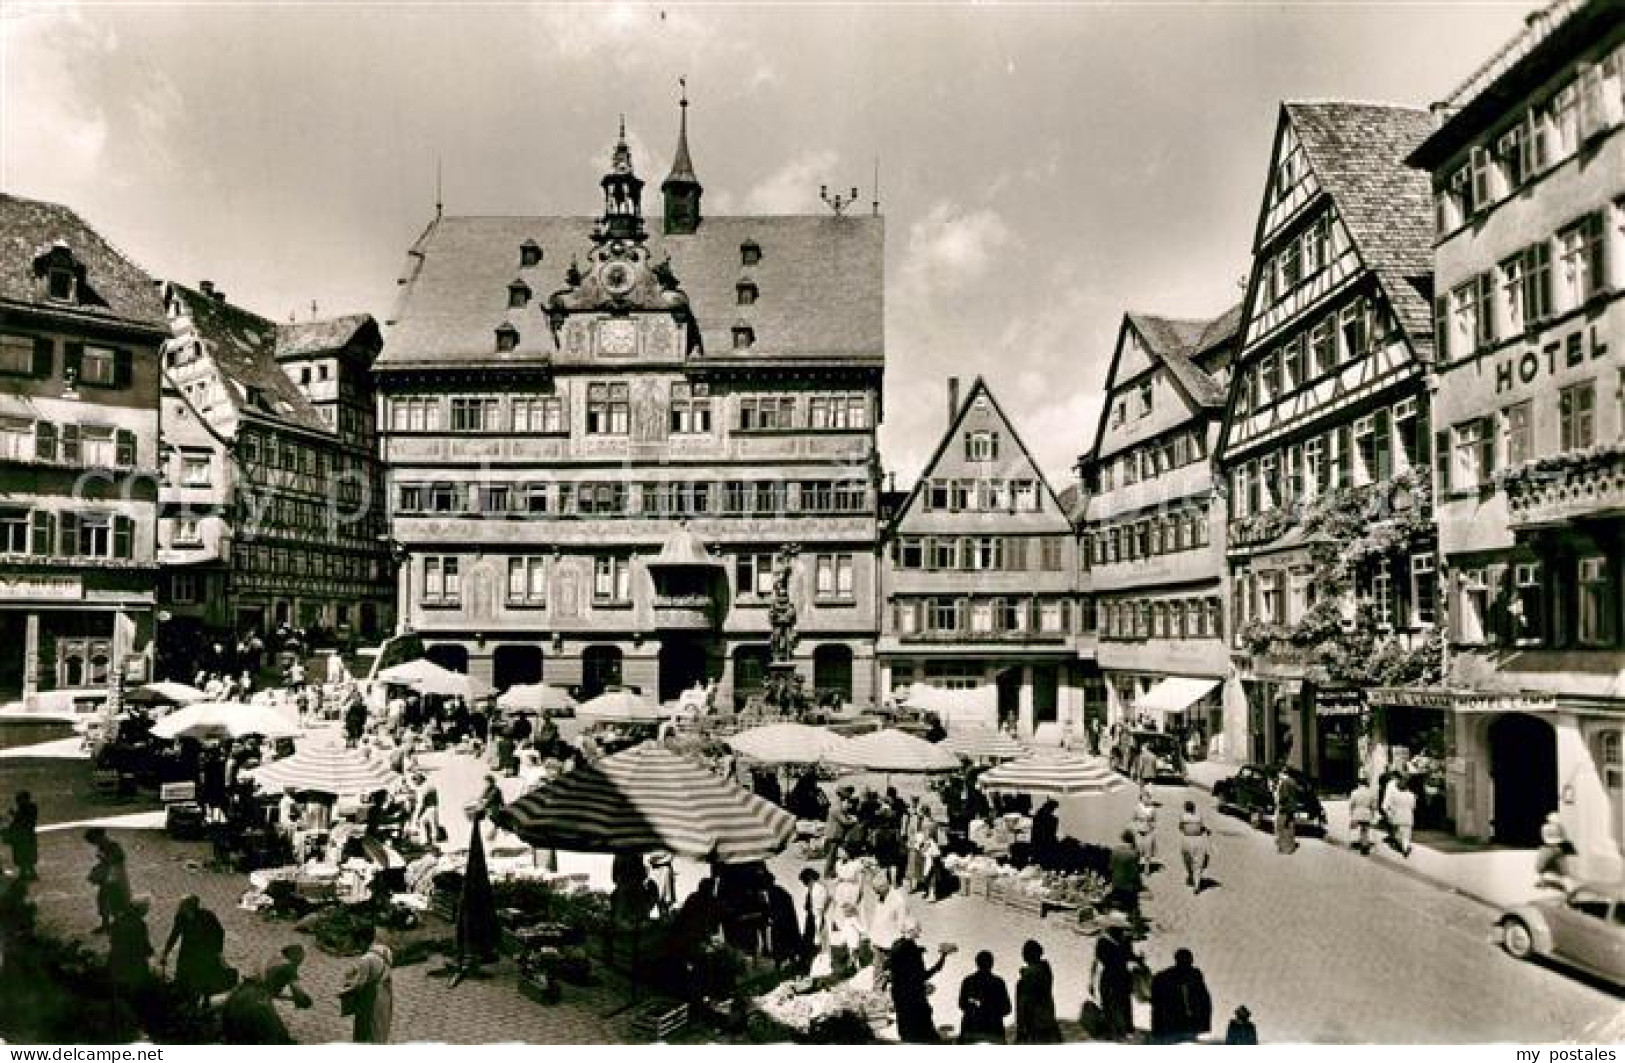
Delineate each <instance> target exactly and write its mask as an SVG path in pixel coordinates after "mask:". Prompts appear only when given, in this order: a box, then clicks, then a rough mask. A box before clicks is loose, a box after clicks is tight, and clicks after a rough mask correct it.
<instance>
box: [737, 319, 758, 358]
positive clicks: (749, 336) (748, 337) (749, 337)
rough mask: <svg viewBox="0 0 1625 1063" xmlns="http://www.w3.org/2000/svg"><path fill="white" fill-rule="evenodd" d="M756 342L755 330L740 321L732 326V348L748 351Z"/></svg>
mask: <svg viewBox="0 0 1625 1063" xmlns="http://www.w3.org/2000/svg"><path fill="white" fill-rule="evenodd" d="M755 343H756V330H755V329H753V328H751V327H750V326H749V325H747V324H745V323H744V322H743V321H741V322H740V323H739V324H737V325H735V326H734V350H736V351H748V350H750V348H751V347H752V346H753V345H754V344H755Z"/></svg>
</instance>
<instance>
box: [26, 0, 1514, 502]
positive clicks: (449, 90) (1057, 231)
mask: <svg viewBox="0 0 1625 1063" xmlns="http://www.w3.org/2000/svg"><path fill="white" fill-rule="evenodd" d="M1532 6H1533V5H1531V4H1530V3H1527V2H1518V3H1500V4H1483V3H1473V2H1471V0H1457V2H1445V3H1435V4H1430V3H1414V2H1407V3H1351V2H1317V3H1289V4H1267V3H1239V2H1238V3H1178V4H1152V3H1134V2H1124V3H1113V4H1098V5H1020V6H1016V5H1004V4H992V3H989V4H978V5H973V6H964V5H948V4H887V5H866V6H844V5H838V4H816V5H815V4H797V5H789V4H782V5H776V6H768V5H762V4H756V5H742V6H728V5H704V6H687V5H681V4H660V5H637V4H616V3H606V4H592V5H563V4H534V5H524V4H465V5H459V6H453V5H449V4H413V5H410V6H408V5H403V4H396V5H379V4H370V5H369V4H358V3H328V4H301V3H276V4H272V3H258V4H253V3H249V4H225V3H219V4H210V3H189V4H181V3H168V4H155V3H146V4H137V3H131V4H116V3H115V4H105V3H104V4H97V5H73V4H60V5H59V4H30V3H23V2H19V0H5V2H4V3H3V4H0V189H3V190H5V191H7V192H12V193H15V194H18V195H25V196H34V197H38V198H42V199H49V200H55V201H58V202H63V203H67V204H69V205H70V206H72V207H74V208H75V209H77V210H78V211H79V212H80V213H81V214H82V215H84V216H85V217H86V218H87V219H88V220H89V221H90V222H91V223H92V224H93V225H95V226H96V227H97V228H98V229H99V230H100V231H101V232H102V233H103V234H104V235H106V236H107V237H108V238H110V239H111V240H113V241H114V242H115V243H116V244H117V245H118V246H119V247H121V248H122V249H123V250H124V251H125V253H126V254H128V255H129V256H131V257H132V258H133V259H135V260H136V261H137V262H138V263H140V264H141V265H143V266H144V267H145V268H146V269H147V270H148V271H149V272H151V273H152V274H154V275H155V276H159V277H165V278H169V279H174V280H180V281H184V282H188V283H196V282H197V281H199V280H201V279H204V278H208V279H211V280H213V281H215V282H216V284H217V285H219V286H220V287H221V288H222V289H224V290H225V291H226V293H227V294H228V296H229V298H230V299H231V300H232V301H233V302H234V303H237V304H239V305H242V306H245V307H248V308H249V309H252V310H255V311H257V312H259V313H262V314H264V315H266V316H268V317H272V318H275V319H277V320H287V319H288V318H289V316H290V315H297V316H298V317H299V318H300V319H301V320H303V319H306V318H309V317H310V316H311V314H312V306H313V305H314V307H315V312H316V313H318V314H320V315H322V316H327V315H329V314H337V313H345V312H351V311H367V312H370V313H372V314H374V315H376V316H377V317H378V318H379V320H380V321H383V320H386V319H387V318H388V317H389V315H390V310H391V308H392V306H393V304H394V300H395V297H396V279H397V277H398V276H399V275H400V274H401V271H402V269H403V266H404V264H405V257H406V250H407V248H408V247H409V246H410V245H411V243H412V241H413V240H414V239H415V238H416V237H417V236H418V234H419V233H421V232H422V231H423V229H424V227H425V226H426V225H427V223H428V222H429V221H430V219H431V218H432V217H433V213H434V203H435V182H436V177H435V175H436V160H437V159H438V160H440V167H441V173H442V175H443V177H442V181H443V195H444V201H445V209H446V212H447V213H448V214H508V215H512V214H590V213H596V212H597V210H598V209H599V206H600V203H599V193H598V187H597V179H598V177H599V175H601V174H602V173H603V172H604V170H605V168H606V163H607V161H608V157H609V149H610V147H611V145H612V143H613V139H614V134H615V126H616V122H617V119H618V116H619V115H621V114H623V113H624V114H625V115H626V121H627V128H628V133H629V137H628V139H629V141H630V143H631V146H632V149H633V152H634V162H635V164H636V166H637V169H638V171H639V173H640V174H642V175H644V176H645V177H646V178H649V179H650V184H651V189H650V193H646V198H648V199H650V201H651V202H649V203H646V204H645V207H646V209H648V208H649V207H651V206H652V205H656V204H657V201H658V192H657V191H655V190H654V186H656V185H658V182H659V180H660V179H661V178H662V177H663V176H664V175H665V173H666V171H667V169H668V168H669V165H670V159H671V152H672V149H673V146H674V139H675V134H676V124H677V106H676V100H677V92H678V86H677V79H678V78H679V77H686V78H687V81H688V92H689V98H690V100H691V104H692V106H691V107H690V144H691V147H692V150H693V156H694V163H695V168H696V170H697V172H698V174H699V176H700V179H701V181H702V182H703V184H704V185H705V189H706V192H705V201H704V207H705V210H706V211H707V212H708V213H712V214H728V213H795V214H805V213H817V212H821V211H823V210H825V209H826V208H825V207H824V205H823V204H822V203H821V202H820V199H819V187H820V185H828V186H829V187H830V188H831V189H832V190H834V189H850V188H851V187H852V186H854V185H855V186H857V187H858V189H859V197H858V198H859V200H860V207H859V208H858V209H862V210H867V209H869V202H870V200H871V199H872V198H873V194H874V193H873V182H874V170H875V163H876V159H877V158H878V159H879V162H880V201H881V213H882V214H883V215H884V216H885V218H886V279H885V283H886V292H885V297H886V319H887V334H886V345H887V350H886V357H887V368H886V399H885V422H884V424H883V425H882V428H881V447H882V455H883V459H884V462H885V467H886V468H887V469H888V470H889V471H893V472H895V473H896V474H897V478H898V482H899V483H900V484H903V485H906V484H908V483H910V482H911V481H912V479H913V478H914V477H915V476H916V475H918V473H919V471H920V468H921V466H922V465H923V464H924V462H925V461H926V460H927V459H928V458H929V457H930V454H931V452H932V450H933V449H934V447H935V445H936V443H937V441H938V438H939V437H940V435H941V433H942V432H943V430H944V428H945V425H944V410H945V398H944V393H945V386H946V385H945V380H946V378H947V377H949V376H959V377H961V378H963V379H964V380H965V381H966V383H967V384H968V382H969V380H970V379H971V378H973V377H975V376H977V375H982V376H984V377H985V378H986V379H987V381H988V383H989V385H990V386H991V387H992V388H993V389H994V392H995V394H997V395H998V396H999V399H1000V402H1001V405H1003V406H1004V408H1005V410H1006V411H1007V412H1008V413H1009V414H1010V415H1011V417H1012V419H1013V420H1014V421H1015V422H1016V430H1017V432H1018V433H1019V434H1020V435H1021V436H1022V437H1023V439H1024V440H1025V441H1026V443H1027V445H1028V446H1029V447H1030V448H1031V449H1032V450H1033V452H1034V453H1035V456H1036V457H1037V458H1038V461H1039V463H1040V465H1041V466H1042V467H1043V469H1044V471H1045V473H1046V475H1047V476H1048V477H1049V478H1050V480H1051V483H1052V485H1053V486H1055V488H1056V489H1057V490H1059V489H1061V488H1062V487H1063V486H1065V484H1067V483H1068V482H1070V480H1071V478H1072V473H1071V467H1072V465H1073V463H1074V462H1075V460H1076V458H1077V455H1078V454H1079V453H1080V452H1081V451H1082V450H1084V449H1086V448H1087V447H1088V445H1089V444H1090V443H1091V442H1092V438H1093V432H1094V426H1095V421H1096V418H1097V417H1098V414H1099V411H1100V408H1101V405H1102V401H1101V389H1102V387H1103V386H1104V384H1105V379H1106V373H1107V370H1108V367H1109V363H1110V360H1111V354H1112V347H1113V344H1114V343H1115V339H1116V335H1117V328H1118V325H1119V323H1120V320H1121V317H1122V314H1123V313H1124V312H1125V311H1128V310H1137V311H1143V312H1147V313H1158V314H1165V315H1168V316H1175V317H1180V316H1184V317H1210V316H1216V315H1217V314H1219V313H1220V312H1222V311H1223V310H1225V309H1226V308H1227V307H1229V306H1230V305H1231V304H1233V303H1235V302H1237V301H1239V299H1240V298H1241V294H1242V292H1241V284H1242V279H1243V277H1244V276H1245V274H1246V272H1247V269H1248V260H1249V255H1250V251H1251V240H1252V234H1253V229H1254V225H1255V223H1256V219H1257V213H1258V208H1259V202H1260V198H1261V196H1262V194H1263V185H1264V178H1265V174H1266V171H1267V169H1268V166H1269V153H1270V147H1271V142H1272V138H1273V135H1274V128H1275V123H1276V118H1277V113H1278V106H1279V103H1280V101H1281V100H1283V99H1351V100H1374V101H1381V102H1393V103H1400V104H1406V105H1411V106H1418V107H1425V106H1427V104H1428V103H1429V102H1431V101H1433V100H1436V99H1439V98H1440V97H1442V96H1444V95H1446V94H1448V92H1449V91H1450V90H1451V89H1452V88H1454V87H1455V86H1456V85H1457V84H1459V83H1460V82H1461V81H1463V80H1465V79H1466V78H1467V77H1468V76H1469V75H1470V74H1471V73H1472V72H1473V70H1474V69H1475V68H1476V67H1477V66H1478V65H1479V64H1481V63H1483V62H1484V61H1485V60H1487V59H1488V58H1489V57H1490V55H1491V54H1492V53H1493V52H1494V51H1495V50H1496V49H1497V48H1499V47H1500V46H1501V45H1502V44H1503V43H1504V42H1505V41H1507V40H1508V39H1510V38H1511V37H1512V36H1513V35H1514V34H1515V33H1516V32H1517V30H1518V29H1519V28H1520V27H1521V26H1522V21H1523V18H1524V16H1525V15H1526V14H1527V12H1528V11H1529V10H1531V8H1532ZM651 193H652V194H651ZM386 342H387V338H386Z"/></svg>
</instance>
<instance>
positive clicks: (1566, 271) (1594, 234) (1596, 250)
mask: <svg viewBox="0 0 1625 1063" xmlns="http://www.w3.org/2000/svg"><path fill="white" fill-rule="evenodd" d="M1557 244H1558V254H1559V261H1560V270H1559V276H1560V277H1561V278H1562V282H1563V302H1564V305H1565V306H1567V307H1571V308H1572V307H1578V306H1583V305H1585V303H1586V301H1587V300H1589V299H1591V298H1592V297H1593V296H1595V295H1597V294H1599V293H1601V292H1602V291H1603V289H1604V287H1605V286H1606V285H1607V277H1606V275H1605V272H1606V265H1605V262H1606V260H1605V258H1604V256H1603V220H1602V212H1601V211H1596V212H1594V213H1591V214H1588V215H1586V216H1585V217H1584V218H1581V219H1580V220H1579V221H1578V222H1576V223H1575V224H1573V225H1571V226H1569V227H1568V228H1567V229H1564V230H1563V231H1562V232H1561V233H1559V234H1558V237H1557Z"/></svg>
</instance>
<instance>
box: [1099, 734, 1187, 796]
mask: <svg viewBox="0 0 1625 1063" xmlns="http://www.w3.org/2000/svg"><path fill="white" fill-rule="evenodd" d="M1146 746H1150V747H1151V752H1153V753H1155V754H1156V755H1157V777H1156V778H1155V779H1150V780H1147V781H1148V782H1161V781H1163V780H1164V779H1171V780H1173V781H1174V782H1180V783H1182V782H1184V781H1185V751H1184V750H1183V749H1181V748H1180V746H1179V739H1178V738H1175V737H1174V736H1173V735H1171V734H1168V733H1167V732H1164V731H1130V732H1128V734H1127V735H1126V736H1125V737H1124V738H1123V739H1120V740H1119V741H1118V743H1117V745H1116V746H1114V747H1113V748H1112V767H1114V768H1116V769H1117V770H1118V771H1120V772H1122V773H1123V774H1124V775H1133V774H1134V765H1135V763H1136V762H1137V761H1138V760H1139V759H1140V750H1141V749H1143V748H1145V747H1146Z"/></svg>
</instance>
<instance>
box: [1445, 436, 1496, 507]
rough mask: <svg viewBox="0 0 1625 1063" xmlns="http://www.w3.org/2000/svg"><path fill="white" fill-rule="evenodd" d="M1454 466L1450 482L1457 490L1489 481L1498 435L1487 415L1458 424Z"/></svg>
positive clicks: (1492, 470)
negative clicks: (1494, 431) (1496, 435)
mask: <svg viewBox="0 0 1625 1063" xmlns="http://www.w3.org/2000/svg"><path fill="white" fill-rule="evenodd" d="M1454 433H1455V455H1456V463H1455V470H1454V473H1453V475H1452V476H1451V482H1452V483H1453V484H1454V485H1455V487H1456V488H1457V489H1458V490H1464V489H1466V488H1469V487H1478V486H1480V485H1482V484H1486V483H1488V482H1490V477H1491V476H1492V475H1493V474H1494V472H1495V436H1494V433H1493V430H1492V428H1491V425H1490V422H1489V419H1488V418H1474V419H1473V420H1471V421H1465V422H1463V423H1461V424H1458V425H1456V426H1455V429H1454Z"/></svg>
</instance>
